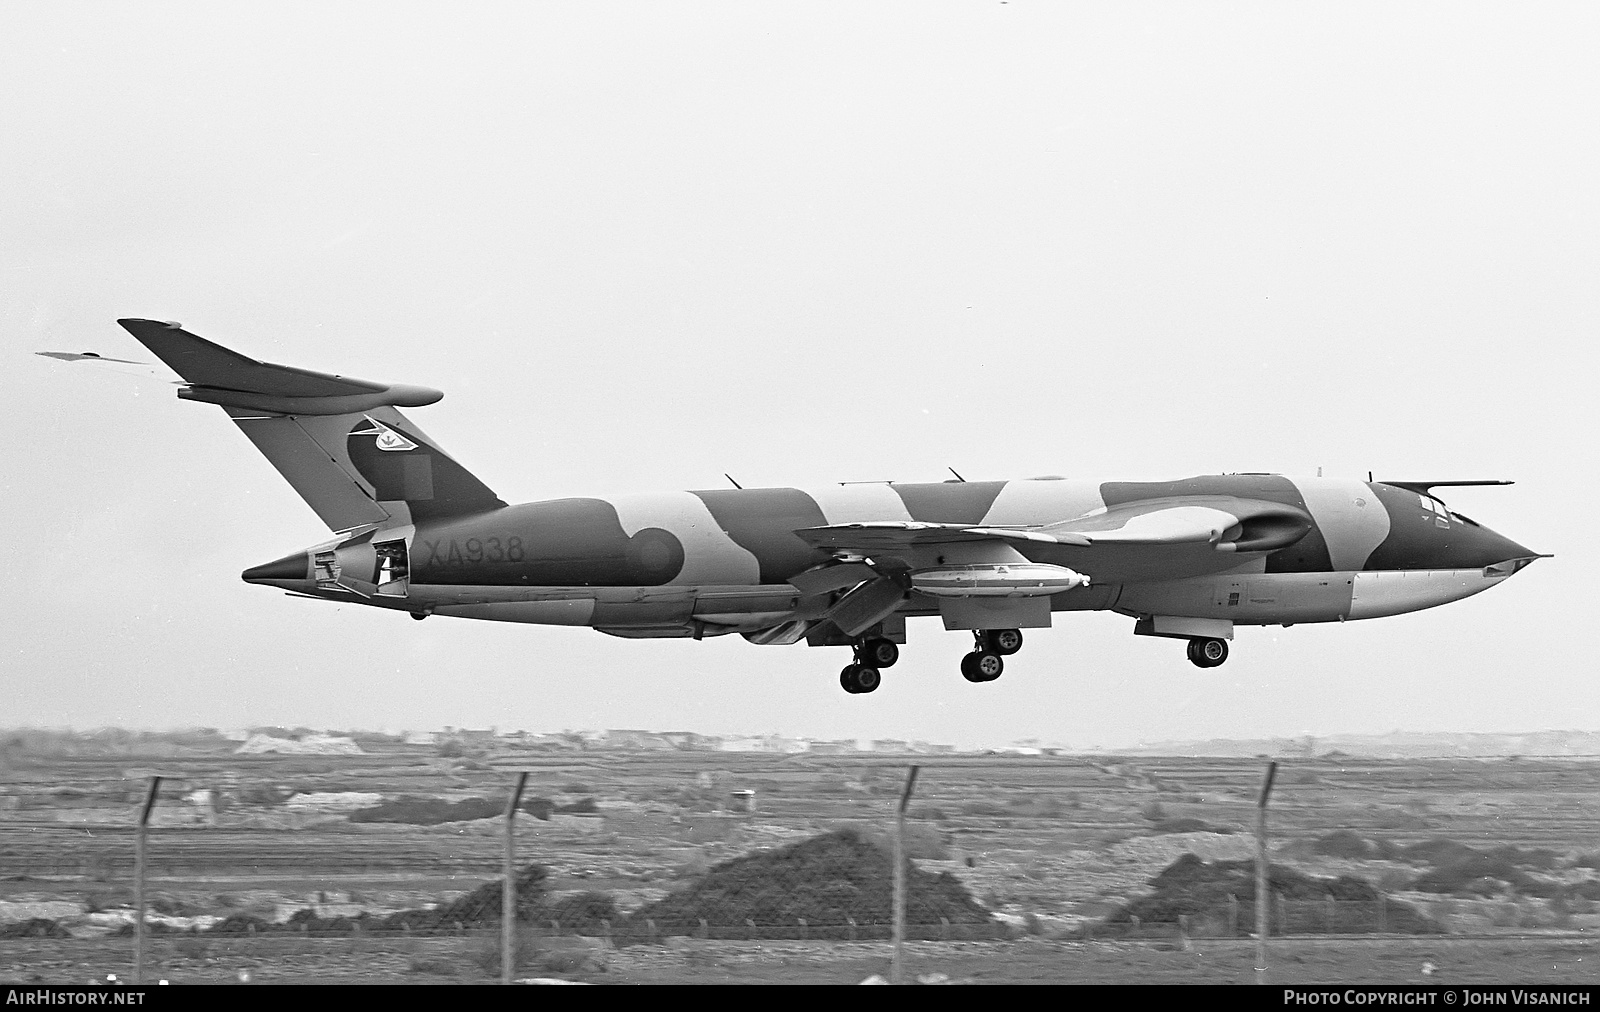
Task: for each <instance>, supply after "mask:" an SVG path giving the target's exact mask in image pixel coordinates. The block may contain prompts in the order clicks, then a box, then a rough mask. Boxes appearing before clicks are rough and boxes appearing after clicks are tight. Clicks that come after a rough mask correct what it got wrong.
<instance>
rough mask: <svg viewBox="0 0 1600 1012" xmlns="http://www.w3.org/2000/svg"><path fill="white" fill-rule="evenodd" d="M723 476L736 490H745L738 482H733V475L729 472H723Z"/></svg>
mask: <svg viewBox="0 0 1600 1012" xmlns="http://www.w3.org/2000/svg"><path fill="white" fill-rule="evenodd" d="M722 476H723V477H724V478H726V479H728V484H730V485H732V486H733V487H734V488H737V489H741V490H742V489H743V488H744V486H743V485H741V484H739V483H738V482H736V481H734V480H733V475H731V474H729V473H728V472H726V471H724V472H722Z"/></svg>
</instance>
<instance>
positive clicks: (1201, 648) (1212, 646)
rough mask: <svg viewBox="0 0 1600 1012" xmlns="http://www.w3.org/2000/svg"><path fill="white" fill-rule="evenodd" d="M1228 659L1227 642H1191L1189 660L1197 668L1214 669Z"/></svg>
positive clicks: (1209, 640) (1202, 640) (1206, 640)
mask: <svg viewBox="0 0 1600 1012" xmlns="http://www.w3.org/2000/svg"><path fill="white" fill-rule="evenodd" d="M1227 659H1228V641H1227V640H1214V639H1192V640H1190V641H1189V660H1190V662H1191V663H1193V664H1194V666H1195V667H1197V668H1214V667H1216V666H1217V665H1219V664H1221V663H1222V662H1223V661H1225V660H1227Z"/></svg>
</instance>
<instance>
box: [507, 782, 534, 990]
mask: <svg viewBox="0 0 1600 1012" xmlns="http://www.w3.org/2000/svg"><path fill="white" fill-rule="evenodd" d="M527 785H528V774H527V772H526V771H524V772H522V773H518V774H517V786H516V789H515V790H513V791H512V792H511V797H510V798H508V799H507V800H506V868H505V871H506V880H505V882H504V884H503V886H502V889H501V892H500V983H502V984H509V983H511V978H512V976H513V974H512V970H513V969H515V967H514V966H513V965H512V964H513V963H515V962H516V950H517V946H516V941H517V937H516V936H517V832H516V830H517V806H518V805H520V804H521V803H522V789H523V788H524V787H526V786H527Z"/></svg>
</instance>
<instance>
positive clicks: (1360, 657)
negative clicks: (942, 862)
mask: <svg viewBox="0 0 1600 1012" xmlns="http://www.w3.org/2000/svg"><path fill="white" fill-rule="evenodd" d="M1597 51H1600V8H1597V7H1596V6H1595V5H1593V4H1591V3H1575V4H1531V5H1530V4H1513V3H1502V4H1473V3H1462V2H1450V3H1437V4H1394V3H1373V4H1359V3H1342V4H1322V5H1311V4H1276V3H1274V4H1267V3H1259V4H1228V3H1213V4H1190V3H1173V4H1147V3H1101V4H1070V3H1060V2H1049V3H1040V2H1032V0H1013V2H1010V3H1000V2H982V3H976V2H975V3H928V2H916V3H907V4H887V3H866V2H857V3H840V4H827V3H815V2H808V3H796V4H782V3H762V4H749V3H727V4H721V3H678V4H663V3H639V4H605V3H582V4H554V3H545V4H536V3H506V4H488V3H477V4H470V3H469V4H460V3H452V4H443V3H440V4H420V3H418V4H402V3H383V4H379V3H371V4H350V3H345V4H333V3H326V2H316V3H306V4H292V3H271V2H258V3H252V4H215V3H172V4H156V3H134V4H111V3H88V4H84V3H68V2H63V0H49V2H23V0H13V2H10V3H7V4H5V5H4V6H3V7H0V350H3V353H4V368H3V369H0V395H3V397H4V404H5V419H6V425H5V428H4V435H3V437H0V518H3V520H4V532H5V537H6V541H7V543H8V545H9V548H8V550H7V551H6V553H5V556H4V557H5V558H6V559H7V560H8V565H6V566H5V568H4V573H3V576H0V615H3V616H4V619H3V623H4V625H3V628H4V631H5V635H4V645H3V648H0V649H3V653H0V658H3V660H0V725H46V726H67V725H71V726H76V727H80V728H83V727H97V726H103V725H126V726H132V727H152V728H159V727H174V726H193V725H209V726H223V727H237V726H242V725H251V724H269V723H271V724H288V725H295V724H303V725H309V726H313V727H336V728H344V727H361V728H389V729H396V730H398V729H402V728H405V729H418V728H435V727H441V726H444V725H456V726H474V727H486V726H490V725H494V726H498V727H500V728H515V727H521V728H527V729H530V730H561V729H566V728H570V729H578V728H599V727H635V728H654V729H662V730H668V729H687V730H695V731H703V732H750V733H766V732H779V733H784V734H799V735H809V736H817V737H824V738H843V737H864V738H882V737H896V738H916V739H925V740H930V741H942V742H954V743H959V744H964V745H975V744H998V743H1004V742H1009V741H1013V740H1018V739H1027V738H1038V739H1044V740H1047V741H1051V742H1061V743H1066V744H1070V745H1074V746H1091V745H1105V746H1117V745H1130V744H1134V743H1138V742H1142V741H1158V740H1170V739H1178V738H1206V737H1218V736H1226V737H1256V736H1265V735H1291V734H1304V733H1312V734H1330V733H1336V732H1380V731H1386V730H1390V729H1394V728H1403V729H1408V730H1422V731H1433V730H1452V731H1515V730H1532V729H1553V728H1585V729H1600V678H1596V677H1595V673H1596V663H1595V659H1594V653H1593V651H1594V650H1595V649H1596V648H1595V646H1594V641H1593V640H1591V639H1590V638H1589V637H1588V636H1587V635H1586V630H1587V629H1588V627H1589V623H1590V622H1592V621H1594V620H1595V615H1596V605H1597V603H1600V593H1597V591H1596V586H1595V572H1596V564H1597V561H1600V559H1597V556H1600V553H1597V550H1596V547H1595V541H1596V538H1595V536H1594V534H1593V529H1592V526H1591V525H1592V523H1593V518H1592V516H1591V513H1592V511H1593V509H1594V507H1595V504H1596V502H1597V500H1600V479H1597V477H1596V464H1595V435H1596V432H1597V425H1596V421H1597V419H1596V409H1595V407H1594V403H1595V401H1594V396H1593V394H1594V390H1595V385H1596V384H1595V381H1596V378H1597V376H1596V372H1597V370H1596V356H1595V353H1594V352H1593V350H1592V349H1593V347H1594V341H1595V337H1596V335H1597V333H1600V326H1597V325H1600V297H1597V294H1596V293H1597V291H1600V288H1597V279H1600V257H1597V251H1600V196H1597V193H1600V183H1597V181H1600V60H1597V59H1596V58H1595V53H1596V52H1597ZM122 316H144V317H152V318H156V319H163V320H178V321H181V322H182V323H183V324H185V325H186V326H187V327H188V328H189V329H191V330H193V331H194V332H196V333H198V334H200V335H202V336H204V337H208V338H210V339H212V340H215V341H218V342H219V343H222V344H224V345H227V346H229V347H233V348H236V349H237V350H239V351H241V352H243V353H245V354H247V355H251V356H253V357H256V358H261V359H265V360H267V361H273V362H283V363H288V364H293V365H298V366H304V367H308V368H312V369H319V370H325V371H329V372H340V373H345V374H348V375H353V376H359V377H364V378H371V379H379V380H389V381H398V382H409V383H421V384H426V385H429V386H434V387H437V388H440V389H442V390H444V391H445V392H446V397H445V399H444V401H442V402H441V403H439V404H438V405H436V406H433V407H429V408H425V409H421V410H417V411H414V412H412V417H413V418H414V419H415V420H416V421H417V422H418V423H419V424H420V425H421V426H422V427H424V428H425V429H426V430H427V431H428V432H429V433H430V434H431V435H432V436H434V437H435V438H436V439H438V440H439V441H440V442H441V443H442V444H443V445H444V447H445V448H446V449H447V450H448V451H449V452H451V453H452V454H453V455H454V456H455V457H456V458H457V459H458V460H460V461H461V462H462V463H463V464H465V465H466V466H467V467H468V468H470V469H471V470H473V471H474V473H476V474H477V475H478V476H479V477H481V478H482V479H483V480H484V481H485V482H486V483H487V484H489V485H490V487H492V488H493V489H495V490H496V491H497V492H498V493H499V494H500V495H501V497H502V498H504V499H506V500H508V501H526V500H531V499H540V498H552V497H559V496H567V495H605V494H615V493H622V492H627V491H650V490H669V489H682V488H716V487H725V484H726V483H725V479H724V478H723V473H724V472H728V473H730V474H732V475H733V476H734V477H735V478H736V479H738V481H739V482H740V483H741V484H743V485H744V486H745V487H751V486H767V485H798V486H806V485H816V484H823V483H827V482H837V481H853V480H871V479H896V480H901V481H919V480H921V481H935V480H940V479H942V478H945V477H948V472H947V471H946V470H945V469H946V467H950V466H953V467H954V468H955V469H956V470H958V471H960V472H961V473H962V474H963V475H965V476H966V477H967V478H969V479H978V478H1007V477H1025V476H1031V475H1039V474H1064V475H1069V476H1073V477H1094V478H1103V479H1160V478H1177V477H1183V476H1187V475H1193V474H1203V473H1216V472H1223V471H1277V472H1285V473H1289V474H1313V473H1315V472H1316V469H1317V468H1319V467H1321V468H1323V469H1324V473H1326V474H1328V475H1341V476H1360V477H1363V478H1364V477H1365V476H1366V473H1367V471H1368V470H1371V471H1373V472H1375V473H1376V476H1377V477H1378V478H1379V479H1383V478H1393V479H1438V478H1511V479H1515V480H1516V481H1517V484H1516V485H1514V486H1512V487H1510V488H1503V489H1468V490H1462V491H1457V492H1455V493H1454V494H1452V495H1450V496H1448V497H1447V498H1448V500H1449V502H1450V505H1451V506H1452V507H1453V508H1455V509H1457V510H1459V511H1462V512H1464V513H1466V514H1468V515H1470V516H1472V517H1474V518H1475V519H1477V520H1480V521H1482V522H1483V523H1485V524H1487V525H1488V526H1490V527H1493V528H1495V529H1496V530H1498V531H1500V532H1501V533H1503V534H1506V535H1507V536H1509V537H1511V538H1513V539H1514V540H1516V541H1519V542H1521V543H1522V544H1525V545H1527V546H1529V547H1531V548H1533V549H1534V550H1535V551H1540V552H1553V553H1556V555H1557V558H1555V559H1553V560H1546V561H1542V562H1540V563H1538V564H1537V565H1535V566H1534V567H1532V568H1530V569H1529V570H1527V571H1526V572H1524V573H1522V574H1520V575H1518V576H1517V577H1516V578H1515V579H1513V580H1511V581H1510V582H1508V583H1507V584H1506V585H1505V586H1502V587H1499V588H1497V589H1495V590H1493V591H1490V592H1489V593H1486V594H1483V595H1480V596H1478V597H1475V598H1472V599H1469V600H1467V601H1464V602H1460V603H1457V604H1454V605H1450V606H1446V607H1444V608H1441V609H1437V610H1434V611H1430V612H1424V613H1420V614H1416V615H1410V616H1401V617H1396V618H1387V619H1378V620H1374V621H1369V622H1358V623H1351V624H1348V625H1333V626H1305V625H1301V626H1296V627H1294V628H1292V629H1287V630H1285V629H1277V628H1270V629H1257V628H1241V629H1240V630H1239V633H1238V636H1237V638H1236V639H1235V641H1234V644H1233V653H1232V657H1231V658H1230V660H1229V661H1228V663H1227V664H1226V665H1225V666H1224V667H1221V668H1217V669H1213V670H1206V671H1203V670H1200V669H1197V668H1195V667H1193V666H1192V665H1190V664H1189V663H1188V661H1187V660H1186V659H1185V658H1184V651H1183V645H1182V643H1181V642H1178V641H1168V640H1151V639H1145V638H1138V639H1136V638H1134V637H1133V635H1132V627H1133V622H1132V620H1131V619H1127V618H1123V617H1120V616H1116V615H1111V614H1089V615H1058V616H1057V619H1056V628H1055V629H1053V630H1049V631H1044V630H1041V631H1038V632H1030V633H1029V641H1028V645H1027V647H1026V648H1025V649H1024V651H1023V652H1022V653H1021V654H1019V655H1018V656H1017V657H1015V658H1013V659H1011V660H1010V661H1009V663H1008V665H1007V669H1006V673H1005V675H1004V677H1002V678H1001V679H1000V680H999V681H997V682H994V683H992V684H985V685H972V684H969V683H967V682H966V681H964V680H963V679H962V678H961V676H960V675H959V673H958V672H957V669H956V665H957V661H958V660H959V658H960V656H961V655H962V654H963V653H964V652H966V651H967V650H968V649H970V639H969V638H968V636H967V635H966V634H965V633H959V632H953V633H946V632H944V631H943V630H942V628H941V626H940V624H939V622H938V621H937V620H936V619H923V620H916V621H913V622H912V623H911V626H910V633H911V640H910V643H909V644H908V646H907V647H906V648H905V651H904V654H903V659H902V660H901V662H900V664H899V665H898V666H896V667H895V668H894V669H893V670H892V671H889V672H886V674H885V678H884V684H883V687H882V688H881V689H880V690H879V691H877V692H876V693H874V694H872V695H870V696H865V695H863V696H849V695H846V694H845V693H844V692H842V691H841V690H840V688H839V684H838V671H839V668H840V667H841V666H843V665H844V664H845V663H846V662H847V661H848V654H847V652H846V651H843V650H840V649H831V650H821V649H810V648H807V647H804V646H793V647H756V646H753V645H751V644H749V643H746V642H745V641H744V640H742V639H740V638H738V637H724V638H721V639H716V640H707V641H705V642H700V643H695V642H689V641H624V640H619V639H613V638H610V637H607V636H604V635H601V634H599V633H596V632H593V631H590V630H584V629H563V628H547V627H538V626H522V625H513V624H501V623H488V622H472V621H465V620H454V619H432V620H429V621H427V622H421V623H418V622H413V621H411V620H409V619H407V618H405V617H403V616H401V615H398V614H395V613H384V612H378V611H375V610H371V609H363V608H359V607H347V606H340V605H334V604H329V603H322V602H313V601H306V600H298V599H293V598H289V597H286V596H284V595H283V594H281V593H280V592H278V591H275V590H272V589H269V588H263V587H252V586H248V585H246V584H244V583H242V582H241V581H240V580H239V572H240V571H241V570H242V569H244V568H246V567H248V566H251V565H255V564H257V563H261V562H265V561H268V560H271V559H276V558H278V557H280V556H282V555H284V554H286V553H288V552H291V551H295V550H298V549H301V548H303V547H305V546H307V545H309V544H312V543H314V542H317V541H319V540H321V539H322V538H323V537H324V536H325V534H326V531H325V529H324V528H323V527H322V526H321V525H320V524H319V522H318V521H317V519H316V517H315V515H314V514H313V513H312V512H311V511H310V509H309V508H308V507H306V506H305V504H304V503H303V502H302V501H301V500H300V499H299V497H298V496H297V495H296V494H295V493H294V492H293V491H292V490H291V489H290V488H289V486H288V485H287V484H286V483H284V482H283V481H282V479H281V478H280V477H279V476H278V474H277V472H276V471H274V470H273V469H272V467H271V466H270V465H269V464H268V463H267V462H266V461H265V460H264V459H263V458H262V457H260V456H259V455H258V454H256V452H255V451H254V450H253V449H252V448H251V447H250V446H249V444H248V442H247V441H246V439H245V438H244V436H243V435H242V434H241V433H240V432H238V431H237V429H236V428H235V427H234V426H233V425H232V424H230V423H229V422H228V421H227V419H226V417H225V416H224V415H223V414H222V412H221V411H220V410H219V409H217V408H214V407H211V406H208V405H201V404H195V403H184V402H179V401H177V400H176V399H175V398H174V396H173V391H174V388H173V387H172V386H170V385H164V383H165V380H166V379H168V378H170V377H169V376H167V374H165V373H164V371H161V370H156V369H153V368H152V369H146V370H141V369H137V368H128V369H121V370H113V369H109V368H103V367H96V366H92V365H83V364H69V363H62V362H58V361H53V360H49V359H45V358H40V357H36V356H35V355H33V352H34V351H37V350H41V349H66V350H72V351H81V350H86V349H89V350H95V351H98V352H100V353H101V354H104V355H112V356H117V357H122V358H130V359H140V360H144V361H153V359H152V358H151V356H150V355H149V354H148V353H146V352H145V351H144V349H143V348H142V347H141V346H139V345H138V344H137V343H136V342H134V341H133V339H132V338H131V337H129V336H128V335H127V334H125V333H124V332H123V331H122V330H121V329H120V328H118V327H117V326H116V325H115V323H114V320H115V319H116V318H118V317H122Z"/></svg>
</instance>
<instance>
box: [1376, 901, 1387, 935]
mask: <svg viewBox="0 0 1600 1012" xmlns="http://www.w3.org/2000/svg"><path fill="white" fill-rule="evenodd" d="M1388 930H1389V897H1388V896H1387V895H1386V894H1384V893H1379V894H1378V934H1380V935H1381V934H1384V933H1386V932H1387V931H1388Z"/></svg>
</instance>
